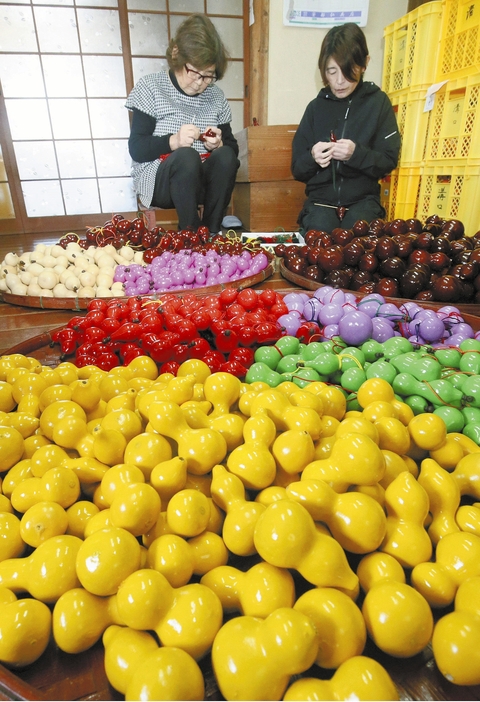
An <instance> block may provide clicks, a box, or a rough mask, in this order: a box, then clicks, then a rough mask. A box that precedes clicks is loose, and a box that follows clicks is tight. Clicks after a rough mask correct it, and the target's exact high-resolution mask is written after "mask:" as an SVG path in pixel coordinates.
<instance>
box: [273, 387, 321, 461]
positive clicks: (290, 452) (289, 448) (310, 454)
mask: <svg viewBox="0 0 480 702" xmlns="http://www.w3.org/2000/svg"><path fill="white" fill-rule="evenodd" d="M307 394H308V395H310V396H311V397H315V395H312V394H311V393H307ZM272 454H273V457H274V458H275V460H276V462H277V467H280V468H281V469H282V470H283V471H285V472H286V473H288V474H290V475H297V474H298V473H301V472H302V470H303V469H304V468H305V466H306V465H307V464H308V463H310V462H311V461H313V459H314V457H315V444H314V442H313V439H312V437H311V435H310V434H309V432H308V431H305V430H303V429H287V430H286V431H283V432H282V433H281V434H279V435H278V436H277V437H276V438H275V440H274V442H273V444H272Z"/></svg>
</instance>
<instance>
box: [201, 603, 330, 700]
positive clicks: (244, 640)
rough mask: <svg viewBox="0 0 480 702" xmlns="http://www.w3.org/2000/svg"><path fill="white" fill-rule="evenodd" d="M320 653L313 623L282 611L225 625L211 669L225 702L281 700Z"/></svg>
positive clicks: (287, 610) (214, 644)
mask: <svg viewBox="0 0 480 702" xmlns="http://www.w3.org/2000/svg"><path fill="white" fill-rule="evenodd" d="M316 654H317V646H316V630H315V627H314V625H313V622H312V621H311V620H310V618H309V617H306V616H305V615H304V614H302V613H301V612H298V611H296V610H294V609H290V608H286V607H281V608H279V609H277V610H275V612H273V613H272V614H270V615H269V616H268V617H267V618H266V619H260V618H258V617H246V616H240V617H235V618H234V619H231V620H230V621H228V622H227V623H226V624H224V625H223V626H222V628H221V629H220V631H219V632H218V634H217V636H216V637H215V641H214V643H213V647H212V665H213V670H214V673H215V677H216V680H217V683H218V687H219V688H220V692H221V693H222V695H223V696H224V698H225V699H227V700H280V699H282V697H283V694H284V692H285V690H286V688H287V686H288V684H289V682H290V679H291V677H292V675H296V674H299V673H302V672H303V671H305V670H308V668H309V667H310V666H311V665H312V663H313V662H314V660H315V657H316Z"/></svg>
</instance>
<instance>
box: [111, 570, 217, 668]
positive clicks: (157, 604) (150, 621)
mask: <svg viewBox="0 0 480 702" xmlns="http://www.w3.org/2000/svg"><path fill="white" fill-rule="evenodd" d="M116 598H117V607H118V613H119V616H120V617H121V619H122V620H123V621H124V622H125V624H126V625H127V626H130V627H131V628H132V629H143V630H146V631H148V630H152V631H155V633H156V634H157V636H158V638H159V640H160V642H161V644H162V646H175V647H177V648H181V649H182V650H184V651H186V652H187V653H189V654H190V655H191V656H192V657H193V658H195V660H198V659H200V658H202V656H204V655H205V654H206V653H207V651H209V650H210V647H211V645H212V643H213V640H214V638H215V636H216V634H217V632H218V630H219V629H220V627H221V625H222V617H223V610H222V605H221V603H220V600H219V599H218V597H217V595H216V594H215V593H214V592H213V591H212V590H210V588H208V587H206V585H201V584H200V583H191V584H189V585H185V586H183V587H180V588H173V587H172V586H171V585H170V583H169V582H168V580H167V579H166V578H165V577H164V576H163V575H162V574H161V573H158V572H157V571H156V570H151V569H141V570H137V571H136V572H135V573H132V574H131V575H130V576H128V577H127V578H125V580H124V581H123V582H122V584H121V585H120V587H119V588H118V593H117V596H116Z"/></svg>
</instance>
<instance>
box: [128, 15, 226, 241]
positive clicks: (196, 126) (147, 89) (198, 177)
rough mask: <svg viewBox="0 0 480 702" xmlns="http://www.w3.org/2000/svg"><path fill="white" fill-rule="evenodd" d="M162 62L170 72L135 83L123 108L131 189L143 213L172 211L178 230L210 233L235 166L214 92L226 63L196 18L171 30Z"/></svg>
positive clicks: (217, 224)
mask: <svg viewBox="0 0 480 702" xmlns="http://www.w3.org/2000/svg"><path fill="white" fill-rule="evenodd" d="M166 55H167V61H168V65H169V69H170V70H169V71H163V72H161V73H152V74H150V75H147V76H144V77H143V78H141V79H140V80H139V81H138V83H137V84H136V85H135V87H134V88H133V90H132V92H131V93H130V95H129V96H128V99H127V102H126V107H127V108H128V109H130V110H131V111H132V125H131V132H130V138H129V142H128V146H129V152H130V156H131V157H132V159H133V167H132V176H133V180H134V184H135V189H136V192H137V194H138V196H139V198H140V201H141V203H142V204H143V205H144V206H145V207H149V206H153V207H163V208H172V207H174V208H175V209H176V210H177V215H178V226H179V229H187V228H192V229H194V230H196V229H197V228H198V227H199V226H200V224H204V225H206V226H207V227H208V228H209V230H210V232H211V233H217V232H218V231H220V229H221V224H222V219H223V217H224V215H225V210H226V208H227V206H228V203H229V201H230V197H231V194H232V190H233V186H234V184H235V176H236V172H237V169H238V166H239V161H238V159H237V156H238V144H237V141H236V139H235V137H234V136H233V134H232V129H231V126H230V122H231V119H232V114H231V110H230V106H229V104H228V102H227V100H226V98H225V96H224V94H223V92H222V90H221V89H220V88H219V87H218V86H217V85H215V82H216V81H217V80H219V79H221V78H223V76H224V74H225V71H226V68H227V64H228V59H229V56H228V53H227V51H226V49H225V47H224V46H223V43H222V41H221V39H220V37H219V35H218V33H217V30H216V29H215V27H214V25H213V24H212V22H211V20H210V19H209V18H208V17H206V16H204V15H200V14H193V15H190V16H189V17H188V18H187V19H186V20H185V21H184V22H183V23H182V24H181V25H180V26H179V28H178V30H177V33H176V36H175V37H174V38H173V39H171V41H170V44H169V46H168V49H167V52H166ZM200 205H203V219H202V221H201V220H200V216H199V206H200Z"/></svg>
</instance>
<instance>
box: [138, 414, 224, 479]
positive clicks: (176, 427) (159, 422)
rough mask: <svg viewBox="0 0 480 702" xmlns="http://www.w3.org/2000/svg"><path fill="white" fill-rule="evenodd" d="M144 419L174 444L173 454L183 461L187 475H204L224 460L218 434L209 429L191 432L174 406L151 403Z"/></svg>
mask: <svg viewBox="0 0 480 702" xmlns="http://www.w3.org/2000/svg"><path fill="white" fill-rule="evenodd" d="M148 416H149V421H150V423H151V425H152V427H153V428H154V430H155V431H156V432H158V433H159V434H162V435H163V436H168V437H170V438H171V439H174V440H175V441H176V442H177V444H178V451H177V453H178V455H179V456H182V457H183V458H185V459H186V460H187V464H188V471H189V472H190V473H193V474H195V475H205V474H206V473H209V472H210V471H211V470H212V468H213V466H214V465H216V464H217V463H221V461H223V459H224V458H225V456H226V454H227V443H226V441H225V439H224V438H223V436H222V435H221V434H220V432H218V431H215V430H214V429H210V428H205V429H191V428H190V427H189V426H188V424H187V421H186V419H185V416H184V414H183V413H182V410H181V409H180V407H179V406H178V405H177V404H175V403H173V402H154V403H153V404H152V406H151V407H150V411H149V415H148Z"/></svg>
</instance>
